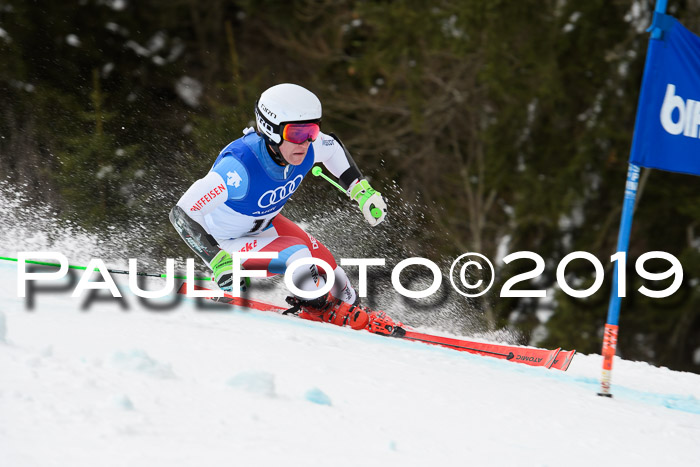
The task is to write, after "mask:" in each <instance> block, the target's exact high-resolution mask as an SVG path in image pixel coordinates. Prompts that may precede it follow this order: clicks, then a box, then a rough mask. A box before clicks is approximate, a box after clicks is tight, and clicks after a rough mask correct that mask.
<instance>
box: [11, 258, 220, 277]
mask: <svg viewBox="0 0 700 467" xmlns="http://www.w3.org/2000/svg"><path fill="white" fill-rule="evenodd" d="M0 259H1V260H4V261H15V262H16V261H17V258H5V257H4V256H0ZM24 262H25V263H29V264H37V265H39V266H53V267H57V268H60V267H61V265H60V264H57V263H46V262H44V261H32V260H28V259H27V260H24ZM68 268H70V269H80V270H82V271H84V270H86V269H87V267H86V266H74V265H72V264H69V265H68ZM97 270H98V269H97V268H95V269H93V271H97ZM107 272H109V273H111V274H129V271H124V270H120V269H107ZM136 275H137V276H147V277H163V278H166V277H168V275H167V274H158V273H152V272H136ZM173 278H174V279H184V280H186V279H188V278H187V277H185V276H173ZM194 280H196V281H209V280H211V277H195V278H194Z"/></svg>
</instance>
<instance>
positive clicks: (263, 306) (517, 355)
mask: <svg viewBox="0 0 700 467" xmlns="http://www.w3.org/2000/svg"><path fill="white" fill-rule="evenodd" d="M194 288H195V290H209V289H207V288H206V287H200V286H198V285H195V286H194ZM178 293H181V294H184V293H187V284H186V283H183V284H182V285H181V286H180V289H179V290H178ZM210 300H213V301H215V302H219V303H226V304H229V305H234V306H240V307H245V308H251V309H253V310H260V311H273V312H275V313H284V312H285V311H286V310H287V308H285V307H281V306H278V305H273V304H271V303H265V302H260V301H257V300H250V299H248V298H243V297H234V296H233V295H231V294H228V293H225V292H224V296H223V297H214V298H211V299H210ZM391 337H395V338H398V339H405V340H410V341H413V342H423V343H425V344H431V345H438V346H441V347H446V348H448V349H453V350H458V351H460V352H468V353H473V354H477V355H485V356H489V357H495V358H500V359H503V360H509V361H512V362H516V363H523V364H525V365H530V366H543V367H545V368H556V369H559V370H562V371H566V370H567V369H568V368H569V365H570V364H571V360H572V359H573V357H574V354H575V353H576V351H575V350H568V351H567V350H564V351H562V350H561V349H554V350H546V349H535V348H530V347H520V346H516V345H500V344H487V343H484V342H474V341H468V340H464V339H455V338H453V337H443V336H436V335H433V334H425V333H421V332H416V331H413V330H411V329H403V328H397V329H396V332H395V333H394V334H393V335H392V336H391Z"/></svg>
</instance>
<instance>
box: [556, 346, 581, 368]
mask: <svg viewBox="0 0 700 467" xmlns="http://www.w3.org/2000/svg"><path fill="white" fill-rule="evenodd" d="M575 354H576V351H575V350H562V351H560V352H559V355H557V358H555V359H554V363H552V368H556V369H557V370H561V371H566V370H568V369H569V365H571V360H573V359H574V355H575Z"/></svg>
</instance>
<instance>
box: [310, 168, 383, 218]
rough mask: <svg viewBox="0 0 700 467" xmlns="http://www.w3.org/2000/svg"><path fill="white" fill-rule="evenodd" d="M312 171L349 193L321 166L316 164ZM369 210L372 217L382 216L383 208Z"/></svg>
mask: <svg viewBox="0 0 700 467" xmlns="http://www.w3.org/2000/svg"><path fill="white" fill-rule="evenodd" d="M311 173H312V174H313V175H315V176H316V177H322V178H323V179H324V180H326V181H327V182H328V183H330V184H331V185H333V186H334V187H336V188H337V189H339V190H340V191H342V192H343V193H344V194H347V192H346V191H345V188H343V187H342V186H340V185H339V184H338V183H336V182H335V180H333V179H331V178H330V177H329V176H328V175H326V174H324V173H323V169H322V168H321V167H319V166H315V167H314V168H313V169H311ZM369 212H370V213H372V217H374V218H375V219H379V218H380V217H382V210H381V209H379V208H372V209H370V210H369Z"/></svg>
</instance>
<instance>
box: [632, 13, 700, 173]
mask: <svg viewBox="0 0 700 467" xmlns="http://www.w3.org/2000/svg"><path fill="white" fill-rule="evenodd" d="M652 27H658V28H660V29H662V30H663V35H662V37H661V39H659V40H656V39H652V40H650V41H649V51H648V53H647V61H646V65H645V68H644V79H643V81H642V92H641V94H640V97H639V104H638V109H637V120H636V124H635V130H634V139H633V141H632V152H631V154H630V162H631V163H632V164H636V165H641V166H643V167H651V168H654V169H662V170H670V171H672V172H682V173H688V174H693V175H700V37H698V36H696V35H695V34H693V33H692V32H690V31H688V30H687V29H686V28H685V27H683V25H682V24H681V23H680V22H678V20H677V19H675V18H673V17H671V16H668V15H662V14H657V15H656V17H655V18H654V25H653V26H652Z"/></svg>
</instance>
